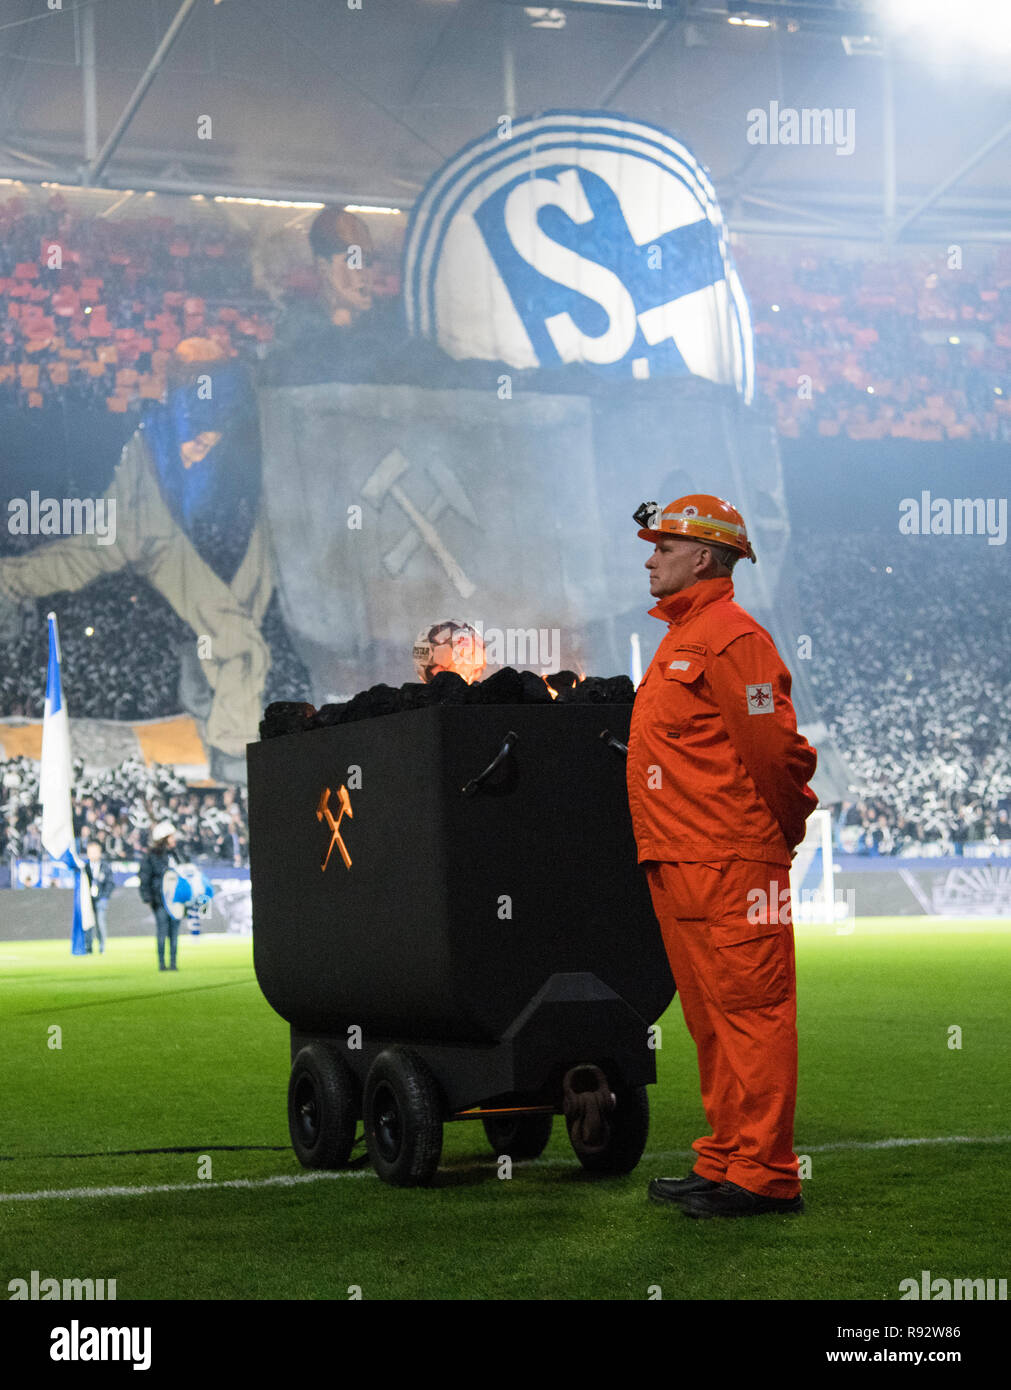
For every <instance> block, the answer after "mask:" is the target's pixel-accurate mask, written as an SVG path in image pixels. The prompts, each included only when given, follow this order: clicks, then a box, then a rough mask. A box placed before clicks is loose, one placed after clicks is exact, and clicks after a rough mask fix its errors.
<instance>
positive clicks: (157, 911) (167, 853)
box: [140, 820, 179, 970]
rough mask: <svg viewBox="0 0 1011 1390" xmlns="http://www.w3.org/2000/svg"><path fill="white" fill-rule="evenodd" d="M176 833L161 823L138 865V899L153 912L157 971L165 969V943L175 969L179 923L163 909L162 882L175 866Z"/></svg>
mask: <svg viewBox="0 0 1011 1390" xmlns="http://www.w3.org/2000/svg"><path fill="white" fill-rule="evenodd" d="M175 844H176V830H175V826H174V825H173V824H172V822H171V821H167V820H163V821H159V822H158V824H157V825H156V826H155V828H154V829H153V830H152V832H151V848H150V849H149V850H148V852H147V854H145V856H144V858H143V860H142V862H141V866H140V896H141V898H142V899H143V901H144V902H146V903H147V905H148V907H150V908H151V910H152V912H153V913H154V920H155V929H156V932H157V939H158V969H159V970H164V969H165V942H166V940H167V941H168V944H169V965H168V968H169V969H170V970H175V969H177V968H178V967H177V966H176V947H177V945H178V942H179V923H178V922H177V921H176V919H175V918H174V917H173V916H172V914H171V912H169V910H168V908H167V907H166V906H165V897H164V894H163V892H162V879H163V878H164V876H165V871H166V869H170V868H173V867H174V866H175V865H177V864H178V863H179V860H178V858H177V857H176V854H175Z"/></svg>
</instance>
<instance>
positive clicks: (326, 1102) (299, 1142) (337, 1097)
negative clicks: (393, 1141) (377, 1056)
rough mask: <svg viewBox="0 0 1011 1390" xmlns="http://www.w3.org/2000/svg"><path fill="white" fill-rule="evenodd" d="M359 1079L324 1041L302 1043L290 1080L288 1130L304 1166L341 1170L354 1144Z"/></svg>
mask: <svg viewBox="0 0 1011 1390" xmlns="http://www.w3.org/2000/svg"><path fill="white" fill-rule="evenodd" d="M356 1118H357V1107H356V1105H355V1079H354V1075H353V1074H352V1071H351V1068H350V1067H349V1066H348V1065H347V1063H346V1062H345V1061H344V1060H343V1058H341V1057H340V1056H339V1055H338V1053H336V1052H335V1051H334V1050H333V1048H331V1047H328V1046H327V1044H326V1043H322V1042H314V1043H309V1044H307V1046H305V1047H303V1048H302V1049H301V1050H300V1051H299V1053H298V1055H297V1056H296V1058H295V1061H294V1062H293V1064H292V1068H291V1079H290V1081H289V1082H288V1130H289V1132H290V1134H291V1146H292V1148H293V1149H294V1150H295V1154H296V1157H297V1158H298V1161H299V1163H301V1164H302V1166H303V1168H343V1166H344V1165H345V1164H346V1163H347V1161H348V1159H349V1158H350V1157H351V1150H352V1148H353V1147H354V1142H355V1121H356Z"/></svg>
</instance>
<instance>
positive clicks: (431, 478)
mask: <svg viewBox="0 0 1011 1390" xmlns="http://www.w3.org/2000/svg"><path fill="white" fill-rule="evenodd" d="M261 412H262V434H263V460H264V505H265V508H266V513H267V520H268V524H269V528H270V533H271V536H272V540H273V545H274V553H275V560H276V566H277V574H278V588H279V591H280V597H281V604H282V609H283V613H284V618H285V622H286V624H287V626H288V629H289V631H290V633H291V635H292V638H293V640H294V641H295V644H296V646H297V647H298V650H299V654H300V655H301V656H302V658H303V660H304V661H305V662H306V665H307V667H308V669H309V671H310V674H311V679H312V686H313V689H312V698H313V699H314V700H315V701H316V702H322V701H323V700H325V699H326V697H327V696H328V695H335V694H340V693H344V694H347V693H348V692H347V690H346V689H345V690H343V691H342V689H341V676H340V672H341V671H342V670H348V669H351V670H353V671H354V672H355V673H356V674H357V678H358V681H359V683H361V684H371V683H374V682H375V681H380V680H382V681H387V682H389V683H391V684H400V683H401V682H402V681H405V680H409V679H413V678H414V677H413V668H412V666H411V663H410V655H411V646H412V643H413V641H414V638H415V637H416V635H417V634H418V632H419V631H420V630H421V629H422V628H423V627H426V626H429V625H430V624H432V623H434V622H436V621H439V620H441V619H443V618H450V617H456V616H459V617H461V618H464V619H466V620H467V621H470V622H473V623H475V624H476V625H478V626H479V629H480V630H482V631H483V633H484V635H485V639H486V641H489V638H490V639H491V641H490V642H489V659H490V660H492V661H497V663H498V664H501V665H505V664H513V665H519V666H529V667H533V668H537V667H543V668H544V669H545V670H548V669H558V667H559V665H563V666H568V667H570V668H573V669H580V670H582V671H584V672H585V673H587V674H602V675H611V674H615V673H616V672H619V671H624V670H627V666H628V650H629V646H628V637H629V633H630V632H631V631H639V632H640V633H642V634H643V639H644V642H646V643H647V644H650V643H651V644H652V645H655V643H656V641H658V640H659V638H660V635H661V633H662V626H661V624H659V623H657V622H655V621H654V620H653V619H651V618H649V617H648V616H647V611H648V609H649V608H650V607H651V606H652V600H651V599H650V597H649V588H648V576H647V575H646V572H645V570H644V568H643V565H644V563H645V561H646V559H647V558H648V556H649V554H650V553H651V552H650V547H649V546H647V545H646V544H645V543H644V542H643V541H641V540H639V539H638V538H637V536H636V531H637V529H638V527H637V525H636V523H635V522H634V521H633V520H632V512H633V511H634V510H635V508H636V506H637V505H638V504H639V503H640V502H641V501H643V500H647V499H650V498H653V497H654V496H656V495H657V494H660V495H662V497H663V498H664V499H665V500H670V498H671V497H674V496H677V495H679V494H684V493H688V492H698V491H703V490H705V491H712V492H715V493H717V494H719V495H724V496H728V497H731V498H734V499H735V500H737V501H738V503H739V504H740V505H741V507H742V510H744V511H745V514H746V515H747V516H748V523H749V531H750V534H751V535H752V537H753V540H754V545H755V549H756V550H757V552H758V554H759V565H758V566H757V567H752V566H750V565H747V566H739V567H738V570H737V573H736V575H735V579H736V581H737V588H738V596H739V598H740V599H741V601H742V602H743V603H745V604H746V606H748V607H750V608H751V609H753V611H755V613H756V615H759V617H760V620H763V619H764V618H766V617H768V616H769V615H768V614H767V613H766V612H765V609H766V607H767V606H768V607H771V606H772V593H773V591H774V590H775V589H776V587H777V581H778V579H779V577H780V567H781V559H782V551H783V547H784V544H785V540H786V535H787V524H786V517H785V511H784V506H783V498H782V493H781V488H780V487H779V480H778V458H777V456H776V454H775V450H774V445H773V443H772V440H771V436H770V434H769V432H768V431H761V430H758V431H756V430H754V428H753V426H751V425H749V424H748V422H746V421H744V420H743V419H742V418H741V417H742V416H743V414H744V413H745V412H744V411H743V408H742V407H740V406H739V404H738V403H737V401H736V400H735V399H734V398H733V397H732V396H731V397H730V398H729V399H728V397H727V393H726V391H725V389H724V390H722V391H721V390H720V389H718V388H712V387H709V388H706V386H705V384H704V383H697V382H696V383H683V384H682V383H668V384H667V385H666V386H664V387H661V386H660V385H659V383H653V382H643V383H641V384H633V383H629V386H628V388H627V389H625V390H615V389H613V388H612V389H608V390H606V391H604V392H602V393H601V394H599V395H597V396H594V397H586V396H579V395H571V396H568V395H567V396H562V395H542V394H535V393H527V394H522V395H517V396H516V397H514V398H513V399H512V400H510V401H509V402H508V403H504V402H502V401H500V400H498V399H497V397H496V395H495V393H494V392H489V391H473V390H462V389H461V390H444V391H441V390H430V389H427V388H422V387H413V386H383V387H378V386H350V385H345V384H341V383H327V384H322V385H318V386H301V387H288V388H282V389H279V390H275V391H270V392H266V393H264V394H263V397H262V399H261ZM749 441H750V445H749ZM745 457H747V463H748V468H747V469H746V468H745V467H744V463H745ZM742 497H743V498H744V500H743V501H742V500H741V499H742ZM748 499H750V500H751V503H752V505H751V507H750V512H749V507H748ZM770 622H771V619H770ZM651 628H655V629H656V632H655V633H651V632H650V629H651ZM520 634H526V638H525V639H524V641H523V642H522V643H521V642H520V640H519V636H520ZM534 634H536V636H534ZM496 639H497V640H496ZM521 646H522V648H523V649H522V650H520V648H521Z"/></svg>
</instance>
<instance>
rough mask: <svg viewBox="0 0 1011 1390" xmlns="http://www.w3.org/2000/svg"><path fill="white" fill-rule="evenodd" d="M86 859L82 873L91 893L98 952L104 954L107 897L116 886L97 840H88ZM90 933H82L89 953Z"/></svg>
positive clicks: (109, 896) (107, 909) (90, 944)
mask: <svg viewBox="0 0 1011 1390" xmlns="http://www.w3.org/2000/svg"><path fill="white" fill-rule="evenodd" d="M87 854H88V859H87V863H86V864H85V866H84V874H85V877H86V879H87V881H88V889H89V891H90V893H91V901H92V904H93V905H94V908H95V936H97V937H98V954H99V955H104V954H105V939H106V917H107V914H108V911H109V899H110V898H111V897H112V894H113V890H114V889H115V887H116V880H115V879H114V878H113V876H112V870H111V869H110V868H109V865H108V864H107V863H106V861H105V860H104V859H103V858H102V846H101V845H100V844H99V842H98V841H97V840H89V841H88V849H87ZM92 944H93V943H92V934H91V932H90V931H86V932H85V933H84V949H85V950H86V951H87V953H88V954H89V955H90V954H91V950H92Z"/></svg>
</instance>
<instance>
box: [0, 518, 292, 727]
mask: <svg viewBox="0 0 1011 1390" xmlns="http://www.w3.org/2000/svg"><path fill="white" fill-rule="evenodd" d="M221 529H222V530H224V528H221ZM38 543H39V541H38V538H35V537H21V536H8V535H6V534H5V532H4V531H3V530H2V529H0V555H3V554H8V555H10V554H17V553H23V552H24V551H25V550H27V549H28V548H29V547H30V546H31V545H32V544H38ZM42 544H45V541H44V540H43V541H42ZM228 544H229V542H228V539H227V537H225V536H224V535H222V536H221V545H220V553H222V554H224V553H227V550H228ZM33 606H34V607H35V609H36V617H35V621H28V622H25V623H24V625H23V631H22V633H21V635H20V636H19V637H16V638H15V639H14V640H13V641H11V642H8V643H6V644H5V646H4V657H5V659H4V661H3V663H2V664H0V716H8V717H11V716H13V717H23V718H27V719H41V718H42V715H43V713H44V709H45V699H46V668H47V659H48V635H47V632H48V630H47V627H46V623H45V621H44V618H43V605H42V603H37V604H34V605H33ZM44 608H45V611H46V612H49V611H51V612H55V614H56V617H57V622H58V624H59V631H60V647H61V656H62V668H63V679H64V683H65V685H66V687H67V689H68V691H72V692H73V697H72V698H73V706H72V713H73V716H74V718H80V719H84V718H91V719H120V720H139V719H161V718H164V717H166V716H168V715H172V714H178V713H179V712H180V704H179V652H180V651H181V649H182V648H183V647H186V646H192V645H193V643H194V642H195V640H196V639H195V637H194V635H193V633H192V632H191V631H190V628H189V627H188V626H187V624H186V623H184V622H183V620H182V619H181V618H180V617H179V616H178V615H177V614H176V613H175V612H174V611H173V609H172V608H171V606H170V605H169V603H168V602H167V601H166V599H164V598H163V597H162V595H161V594H159V593H158V592H157V590H155V589H153V588H152V587H151V585H150V584H148V583H147V582H146V581H145V580H143V579H140V578H138V577H137V576H135V575H133V574H131V573H130V572H129V571H122V572H120V573H118V574H111V575H109V576H107V577H106V578H104V579H98V580H96V581H95V582H94V583H93V584H89V585H88V586H87V587H86V588H84V589H81V590H79V591H78V592H77V593H60V594H54V595H53V596H52V597H51V598H48V599H46V601H45V605H44ZM262 631H263V634H264V637H265V638H266V640H267V643H268V646H269V647H270V650H271V658H272V660H271V667H270V671H269V673H268V676H267V685H266V693H265V698H264V703H265V704H269V703H270V702H271V701H272V700H287V699H296V698H299V696H300V695H301V694H302V693H304V691H305V690H306V688H307V686H308V684H309V678H308V675H307V674H306V671H305V668H304V666H303V665H302V663H301V662H300V661H299V659H298V657H297V656H296V655H295V652H294V651H293V649H292V646H291V641H290V639H289V637H288V632H287V629H286V627H285V625H284V622H283V620H282V618H281V614H280V610H279V604H278V598H277V595H276V594H275V595H274V597H273V599H272V600H271V602H270V604H269V606H268V608H267V611H266V613H265V614H264V619H263V625H262Z"/></svg>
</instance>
